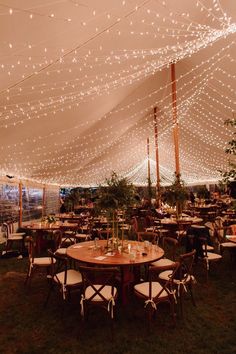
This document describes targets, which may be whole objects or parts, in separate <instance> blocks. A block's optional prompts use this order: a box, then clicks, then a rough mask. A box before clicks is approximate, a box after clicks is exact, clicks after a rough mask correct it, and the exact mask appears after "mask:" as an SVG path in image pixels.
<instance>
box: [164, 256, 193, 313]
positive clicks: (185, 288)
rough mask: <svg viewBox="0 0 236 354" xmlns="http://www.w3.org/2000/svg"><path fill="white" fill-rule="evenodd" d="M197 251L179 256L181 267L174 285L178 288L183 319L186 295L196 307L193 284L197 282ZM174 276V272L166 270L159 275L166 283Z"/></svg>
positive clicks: (174, 278)
mask: <svg viewBox="0 0 236 354" xmlns="http://www.w3.org/2000/svg"><path fill="white" fill-rule="evenodd" d="M195 254H196V250H193V251H192V252H189V253H184V254H182V255H180V256H179V263H180V264H179V267H178V271H177V272H176V273H175V275H174V277H173V284H174V285H175V287H176V291H177V299H178V302H179V304H180V313H181V317H183V296H184V293H187V292H189V294H190V297H191V300H192V303H193V305H194V306H196V303H195V299H194V296H193V291H192V288H193V284H194V283H195V282H196V279H195V277H194V276H193V264H194V260H195ZM171 275H172V270H165V271H163V272H161V273H159V279H160V281H166V280H168V278H169V277H170V276H171Z"/></svg>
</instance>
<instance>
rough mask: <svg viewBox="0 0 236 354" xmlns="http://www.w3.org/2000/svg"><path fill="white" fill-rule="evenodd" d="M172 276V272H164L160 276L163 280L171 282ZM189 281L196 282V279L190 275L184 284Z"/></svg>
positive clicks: (174, 280)
mask: <svg viewBox="0 0 236 354" xmlns="http://www.w3.org/2000/svg"><path fill="white" fill-rule="evenodd" d="M171 274H172V270H165V271H164V272H161V273H160V274H158V276H159V278H160V279H161V280H169V279H170V276H171ZM189 281H193V282H195V278H194V276H193V275H188V276H187V278H186V279H185V280H184V283H188V282H189ZM173 283H174V284H179V280H178V279H173Z"/></svg>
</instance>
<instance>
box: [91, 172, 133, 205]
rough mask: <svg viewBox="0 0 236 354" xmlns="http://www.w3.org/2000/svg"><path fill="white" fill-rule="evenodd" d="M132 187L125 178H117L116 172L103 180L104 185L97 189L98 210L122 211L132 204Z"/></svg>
mask: <svg viewBox="0 0 236 354" xmlns="http://www.w3.org/2000/svg"><path fill="white" fill-rule="evenodd" d="M134 191H135V189H134V186H133V184H132V183H130V182H129V181H128V179H127V178H125V177H121V178H119V177H118V175H117V174H116V172H114V171H113V172H112V174H111V177H110V178H107V179H106V180H105V185H104V186H100V187H99V189H98V200H97V206H98V208H100V209H107V210H115V209H124V208H127V207H128V206H130V205H132V204H134V202H135V199H134Z"/></svg>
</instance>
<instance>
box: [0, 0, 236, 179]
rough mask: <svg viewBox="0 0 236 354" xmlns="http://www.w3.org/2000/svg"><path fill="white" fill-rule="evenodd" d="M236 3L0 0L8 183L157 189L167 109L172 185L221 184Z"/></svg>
mask: <svg viewBox="0 0 236 354" xmlns="http://www.w3.org/2000/svg"><path fill="white" fill-rule="evenodd" d="M235 17H236V2H235V0H201V1H197V0H178V1H173V0H165V1H161V0H160V1H159V0H146V1H139V0H135V1H134V0H99V1H94V0H93V1H92V0H54V1H53V0H34V1H33V2H32V1H30V0H21V1H20V2H19V1H17V0H0V19H1V21H0V40H1V53H0V73H1V80H0V93H1V94H0V106H1V109H0V129H1V146H0V149H1V159H0V172H1V175H2V176H5V175H13V176H15V177H17V178H22V179H28V180H32V181H37V182H42V183H47V184H59V185H63V186H76V185H86V186H92V185H96V184H98V183H101V182H103V181H104V180H105V178H106V177H109V176H110V174H111V171H116V172H117V173H118V174H120V175H124V176H128V177H129V178H130V179H131V181H133V182H134V183H136V184H146V183H147V152H146V141H147V137H149V138H150V154H151V172H152V182H154V183H155V145H154V128H153V109H154V107H155V106H156V107H157V109H158V139H159V160H160V170H161V177H162V183H163V184H165V183H168V182H169V181H171V180H172V179H173V174H174V171H175V161H174V146H173V137H172V134H173V133H172V129H173V117H172V101H171V100H172V96H171V74H170V63H172V62H175V63H176V85H177V114H178V121H179V127H180V169H181V176H182V178H183V179H184V180H185V181H186V182H187V183H199V182H211V181H216V180H218V179H219V172H218V170H219V169H226V168H227V158H226V155H225V153H224V149H225V147H226V145H227V142H228V141H229V140H230V138H231V136H232V130H231V129H230V128H229V127H227V126H225V125H224V121H225V120H226V119H229V118H232V117H233V116H234V112H235V111H236V110H235V88H236V87H235V59H236V58H235V51H236V45H235V42H234V41H235V32H236V18H235Z"/></svg>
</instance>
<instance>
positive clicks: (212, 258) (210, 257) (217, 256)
mask: <svg viewBox="0 0 236 354" xmlns="http://www.w3.org/2000/svg"><path fill="white" fill-rule="evenodd" d="M221 258H222V256H221V255H220V254H218V253H213V252H207V259H208V261H218V260H219V259H221Z"/></svg>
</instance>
